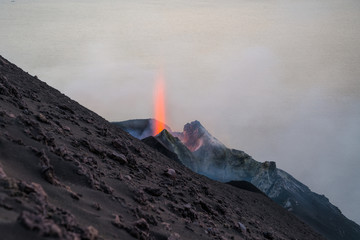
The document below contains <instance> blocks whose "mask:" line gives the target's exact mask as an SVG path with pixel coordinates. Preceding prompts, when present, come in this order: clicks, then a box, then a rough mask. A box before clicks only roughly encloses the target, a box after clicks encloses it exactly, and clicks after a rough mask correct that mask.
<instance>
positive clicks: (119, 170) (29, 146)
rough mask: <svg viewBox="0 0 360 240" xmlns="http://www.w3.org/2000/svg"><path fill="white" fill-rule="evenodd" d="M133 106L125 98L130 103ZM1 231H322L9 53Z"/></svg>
mask: <svg viewBox="0 0 360 240" xmlns="http://www.w3.org/2000/svg"><path fill="white" fill-rule="evenodd" d="M124 107H126V106H124ZM0 164H1V166H0V233H1V239H48V238H49V239H50V238H51V239H52V238H59V239H284V240H285V239H322V238H321V237H320V236H319V235H318V234H317V233H315V232H313V231H312V230H311V229H310V228H309V227H308V226H307V225H306V224H304V223H303V222H301V221H299V220H298V219H297V218H296V217H294V216H292V215H291V214H289V213H288V212H287V211H286V210H285V209H283V208H281V207H280V206H278V205H277V204H276V203H274V202H272V201H271V200H269V199H268V198H266V197H264V196H263V195H262V194H259V193H253V192H249V191H245V190H241V189H237V188H234V187H232V186H230V185H226V184H223V183H220V182H216V181H213V180H210V179H208V178H206V177H203V176H200V175H198V174H196V173H194V172H192V171H191V170H189V169H187V168H186V167H185V166H183V165H181V164H180V163H178V162H176V161H173V160H170V159H169V158H167V157H165V156H164V155H163V154H161V153H158V152H156V151H154V150H152V149H151V148H150V147H148V146H146V145H145V144H143V143H142V142H140V141H139V140H137V139H135V138H133V137H131V136H130V135H129V134H127V133H125V132H123V131H122V130H120V129H118V128H117V127H116V126H112V125H111V124H110V123H109V122H107V121H105V120H104V119H103V118H101V117H99V116H98V115H96V114H95V113H93V112H91V111H89V110H87V109H86V108H84V107H82V106H80V105H79V104H78V103H76V102H74V101H72V100H71V99H69V98H68V97H66V96H64V95H63V94H61V93H60V92H59V91H57V90H55V89H53V88H51V87H49V86H48V85H46V84H45V83H44V82H41V81H39V80H38V79H37V78H36V77H32V76H30V75H29V74H27V73H25V72H23V71H22V70H21V69H19V68H18V67H16V66H15V65H13V64H11V63H10V62H8V61H7V60H5V59H4V58H2V57H0Z"/></svg>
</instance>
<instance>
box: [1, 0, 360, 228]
mask: <svg viewBox="0 0 360 240" xmlns="http://www.w3.org/2000/svg"><path fill="white" fill-rule="evenodd" d="M0 54H1V55H3V56H4V57H5V58H7V59H9V60H10V61H12V62H14V63H15V64H17V65H18V66H20V67H22V68H23V69H24V70H25V71H29V72H30V73H31V74H33V75H37V76H38V77H39V78H40V79H41V80H44V81H46V82H47V83H48V84H49V85H51V86H53V87H55V88H57V89H59V90H60V91H62V92H64V93H65V94H67V95H69V96H70V97H71V98H73V99H75V100H77V101H78V102H80V103H81V104H83V105H85V106H87V107H88V108H90V109H91V110H93V111H95V112H97V113H98V114H100V115H102V116H103V117H105V118H106V119H108V120H110V121H115V120H116V121H119V120H127V119H133V118H149V117H152V108H153V106H152V89H153V86H154V82H155V80H154V78H155V76H156V75H157V72H158V71H159V70H160V69H162V70H163V71H164V74H165V78H166V85H167V87H166V89H167V110H168V121H167V124H168V125H170V126H171V127H172V128H173V129H174V130H182V126H183V125H184V124H185V123H186V122H189V121H192V120H195V119H197V120H199V121H201V123H202V124H203V125H204V126H205V127H206V128H207V129H208V130H209V131H210V132H211V133H212V134H213V135H214V136H216V137H217V138H218V139H219V140H221V141H222V142H224V143H225V144H226V145H228V146H230V147H233V148H237V149H241V150H244V151H246V152H247V153H249V154H250V155H252V156H253V157H254V158H255V159H256V160H258V161H266V160H267V161H276V162H277V166H278V167H279V168H281V169H284V170H286V171H288V172H289V173H290V174H292V175H293V176H295V177H296V178H298V179H299V180H300V181H302V182H303V183H305V184H307V185H308V186H309V187H310V188H311V189H312V190H313V191H315V192H318V193H321V194H325V195H326V196H327V197H328V198H329V199H330V201H331V202H332V203H333V204H335V205H337V206H338V207H339V208H340V209H341V211H343V213H344V214H345V215H346V216H348V217H349V218H350V219H352V220H355V221H357V223H360V208H359V202H360V188H359V184H360V174H359V169H360V159H359V158H360V126H359V124H360V79H359V76H360V66H359V64H360V1H358V0H317V1H314V0H301V1H299V0H279V1H276V0H256V1H254V0H236V1H235V0H234V1H231V0H227V1H221V0H202V1H190V0H181V1H180V0H178V1H169V0H163V1H161V0H159V1H145V0H143V1H125V0H124V1H115V0H102V1H95V0H82V1H79V0H77V1H69V0H61V1H59V0H56V1H55V0H46V1H45V0H39V1H37V0H32V1H30V0H28V1H25V0H15V2H11V1H4V0H0Z"/></svg>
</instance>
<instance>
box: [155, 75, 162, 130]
mask: <svg viewBox="0 0 360 240" xmlns="http://www.w3.org/2000/svg"><path fill="white" fill-rule="evenodd" d="M154 115H155V116H154V118H155V121H154V126H153V135H154V136H155V135H157V134H158V133H160V132H161V131H162V130H163V129H164V128H165V81H164V75H163V73H159V74H158V76H157V78H156V84H155V91H154ZM156 120H157V121H156Z"/></svg>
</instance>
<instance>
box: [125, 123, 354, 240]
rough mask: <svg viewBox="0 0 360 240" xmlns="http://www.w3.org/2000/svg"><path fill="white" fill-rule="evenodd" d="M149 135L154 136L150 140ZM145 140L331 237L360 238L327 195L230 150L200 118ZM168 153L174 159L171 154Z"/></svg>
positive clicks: (347, 239)
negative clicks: (263, 197) (256, 194)
mask: <svg viewBox="0 0 360 240" xmlns="http://www.w3.org/2000/svg"><path fill="white" fill-rule="evenodd" d="M118 126H121V124H119V125H118ZM149 138H153V140H152V141H151V142H150V141H148V139H149ZM155 140H157V141H155ZM143 141H144V142H145V143H146V144H148V145H149V146H151V147H153V148H154V149H158V147H157V146H156V145H157V144H161V146H163V147H166V148H167V149H168V151H170V152H173V153H175V154H176V156H175V157H172V158H173V159H178V160H180V162H181V163H183V164H184V165H185V166H187V167H188V168H190V169H191V170H193V171H194V172H197V173H199V174H202V175H204V176H207V177H209V178H211V179H214V180H217V181H220V182H229V183H230V184H231V185H233V186H236V187H239V188H242V189H247V190H251V191H254V192H257V191H260V190H261V191H262V192H263V193H265V194H266V195H267V196H268V197H270V198H271V199H272V200H274V201H275V202H276V203H278V204H279V205H280V206H282V207H283V208H284V209H286V210H287V211H289V212H291V213H292V214H294V215H295V216H297V217H298V218H299V219H301V220H302V221H304V222H306V223H307V224H309V225H310V226H311V227H313V228H314V229H315V230H316V231H318V232H319V233H321V234H322V235H323V236H325V237H326V238H328V239H331V240H339V239H344V240H349V239H352V240H355V239H360V227H359V226H358V225H357V224H356V223H354V222H353V221H351V220H349V219H347V218H346V217H345V216H344V215H343V214H342V213H341V211H340V210H339V209H338V208H337V207H336V206H334V205H332V204H331V203H330V202H329V200H328V199H327V198H326V197H325V196H324V195H319V194H316V193H314V192H312V191H311V190H310V189H309V188H308V187H307V186H305V185H304V184H302V183H301V182H299V181H298V180H296V179H295V178H294V177H292V176H291V175H290V174H288V173H287V172H285V171H283V170H281V169H279V168H277V166H276V163H275V162H268V161H265V162H258V161H256V160H254V159H253V158H252V157H251V156H250V155H248V154H247V153H245V152H243V151H240V150H236V149H229V148H227V147H226V146H225V145H224V144H222V143H221V142H220V141H219V140H218V139H216V138H215V137H213V136H212V135H211V134H210V133H209V132H208V131H207V130H206V129H205V128H204V127H203V126H202V125H201V123H200V122H199V121H194V122H191V123H187V124H186V125H185V126H184V130H183V132H169V131H167V130H164V131H162V132H161V133H160V134H158V135H156V136H154V137H148V138H145V139H143ZM162 151H164V150H162ZM167 156H168V157H171V155H170V154H168V155H167ZM246 183H247V184H246Z"/></svg>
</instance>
